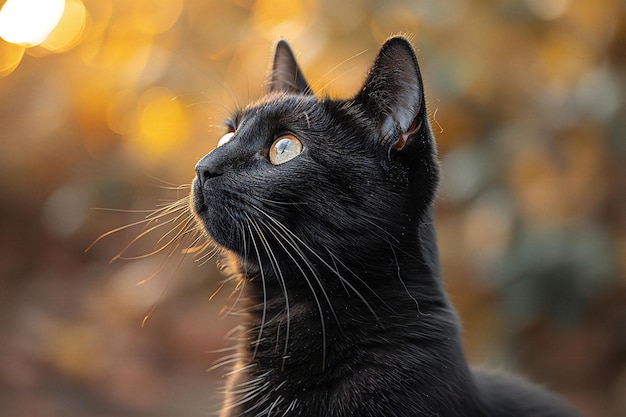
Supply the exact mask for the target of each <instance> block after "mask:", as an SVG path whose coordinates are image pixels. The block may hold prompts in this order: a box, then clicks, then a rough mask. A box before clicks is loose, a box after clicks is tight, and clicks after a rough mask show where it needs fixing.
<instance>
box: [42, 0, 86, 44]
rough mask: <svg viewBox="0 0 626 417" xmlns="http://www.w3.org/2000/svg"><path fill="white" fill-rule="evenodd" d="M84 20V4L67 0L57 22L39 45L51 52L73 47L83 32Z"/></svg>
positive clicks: (78, 0)
mask: <svg viewBox="0 0 626 417" xmlns="http://www.w3.org/2000/svg"><path fill="white" fill-rule="evenodd" d="M86 20H87V10H86V9H85V5H84V4H83V3H82V2H81V1H80V0H67V3H66V5H65V11H64V12H63V16H62V17H61V20H60V21H59V24H58V25H57V26H56V27H55V28H54V30H53V31H52V32H51V33H50V35H49V36H48V37H47V38H46V40H45V42H44V43H43V44H42V45H41V46H43V47H44V48H46V49H47V50H49V51H53V52H64V51H67V50H69V49H71V48H73V47H74V46H75V45H76V44H77V43H78V41H79V40H80V37H81V35H82V34H83V30H84V29H85V23H86Z"/></svg>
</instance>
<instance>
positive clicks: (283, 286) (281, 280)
mask: <svg viewBox="0 0 626 417" xmlns="http://www.w3.org/2000/svg"><path fill="white" fill-rule="evenodd" d="M246 218H247V219H248V220H249V221H250V224H252V226H253V227H254V228H255V229H256V231H257V233H258V236H259V239H260V241H261V243H262V244H263V247H264V248H265V251H266V253H267V255H268V256H269V258H270V263H271V264H272V267H273V268H274V272H276V275H277V277H278V283H279V285H280V286H281V289H282V291H283V295H284V297H285V314H286V315H287V323H286V330H285V348H284V352H283V363H282V368H283V369H284V366H285V361H286V358H287V352H288V349H289V335H290V330H291V329H290V326H291V311H290V305H289V294H288V292H287V285H286V282H285V277H284V276H283V272H282V270H281V269H280V264H279V263H278V259H277V258H276V255H275V254H274V251H273V250H272V247H271V245H270V244H269V242H268V241H267V239H266V238H265V235H264V234H263V232H262V231H261V228H260V227H259V225H258V224H257V223H256V222H255V221H254V220H253V219H252V218H251V217H250V216H249V215H248V214H247V213H246ZM259 262H260V260H259ZM259 266H260V267H261V269H262V264H260V265H259ZM264 290H265V287H264ZM264 292H265V291H264ZM263 297H264V299H263V305H264V309H265V306H266V305H267V299H266V295H265V294H264V295H263ZM263 314H265V310H264V312H263ZM259 337H260V334H259ZM259 342H260V339H259ZM258 346H259V345H258V344H257V345H256V347H255V354H256V352H257V350H258Z"/></svg>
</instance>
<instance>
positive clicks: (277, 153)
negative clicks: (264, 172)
mask: <svg viewBox="0 0 626 417" xmlns="http://www.w3.org/2000/svg"><path fill="white" fill-rule="evenodd" d="M300 152H302V142H300V140H299V139H298V138H297V137H295V136H294V135H283V136H281V137H279V138H278V139H276V140H275V141H274V143H272V146H271V147H270V152H269V157H270V162H271V163H272V164H274V165H280V164H284V163H285V162H287V161H290V160H292V159H293V158H295V157H296V156H298V155H299V154H300Z"/></svg>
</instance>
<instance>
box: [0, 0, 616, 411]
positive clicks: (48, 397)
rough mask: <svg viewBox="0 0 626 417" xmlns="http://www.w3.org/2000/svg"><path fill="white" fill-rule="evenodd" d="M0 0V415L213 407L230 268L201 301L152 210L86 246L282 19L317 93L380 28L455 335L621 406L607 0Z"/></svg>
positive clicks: (195, 279)
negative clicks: (422, 100)
mask: <svg viewBox="0 0 626 417" xmlns="http://www.w3.org/2000/svg"><path fill="white" fill-rule="evenodd" d="M0 6H2V8H1V9H0V38H1V39H0V415H2V416H5V417H22V416H23V417H26V416H28V417H32V416H39V417H48V416H51V417H53V416H65V417H68V416H69V417H71V416H157V417H158V416H171V415H178V416H186V417H192V416H207V415H213V414H212V413H213V412H214V411H215V410H217V409H219V407H220V402H219V401H220V400H219V398H220V394H219V390H218V387H219V385H220V384H221V383H222V382H223V380H222V374H223V372H224V370H223V369H216V370H211V371H208V372H207V369H210V368H211V366H212V364H213V363H214V361H215V360H217V359H218V358H219V357H220V355H221V354H220V353H216V352H215V351H216V350H219V349H221V348H223V347H224V346H225V344H226V342H225V340H226V339H225V334H226V333H227V332H228V331H229V330H230V329H232V328H233V327H234V326H235V325H236V322H237V321H236V318H234V317H231V316H229V315H228V314H226V313H225V311H226V310H228V308H229V306H231V305H232V304H233V297H232V296H231V293H232V292H233V289H232V288H229V287H228V286H226V287H224V288H222V290H221V291H218V292H217V295H215V297H213V298H212V299H211V300H209V298H210V297H211V295H212V294H213V293H215V292H216V290H218V288H219V286H220V284H221V281H222V278H221V276H220V275H219V273H218V271H217V268H216V267H215V265H214V264H215V263H214V261H213V260H208V261H207V260H206V259H204V258H197V259H196V260H195V261H194V258H193V256H185V254H183V253H182V251H181V249H180V248H178V249H175V250H173V251H172V252H170V251H169V250H166V251H163V252H161V253H158V254H155V255H153V256H149V257H143V258H142V257H140V255H142V254H147V253H150V252H152V251H153V250H155V249H156V248H158V247H160V245H161V244H162V243H163V241H161V242H159V241H158V239H159V237H160V236H162V235H163V234H164V232H158V231H157V233H156V237H152V238H151V237H150V236H146V237H143V238H141V239H139V240H138V241H136V242H134V243H133V245H132V246H131V247H130V249H129V250H128V251H127V252H125V256H126V257H139V259H136V260H123V259H117V260H116V261H115V262H111V263H109V261H110V260H112V259H114V258H115V257H116V255H118V254H119V253H120V251H122V250H123V249H124V247H125V246H126V245H127V244H129V243H130V242H132V241H133V239H134V238H135V237H136V236H138V235H139V234H140V233H141V232H142V230H144V229H143V228H142V227H143V226H142V225H141V224H140V225H138V226H137V227H135V228H130V229H128V230H122V231H120V232H119V233H115V234H112V235H110V236H106V237H105V238H103V239H102V240H100V241H99V242H97V244H96V245H95V246H94V247H92V248H91V250H89V251H88V252H85V249H86V248H87V247H89V245H90V244H91V243H92V242H93V241H94V240H95V239H96V238H97V237H98V236H100V235H101V234H103V233H105V232H107V231H109V230H112V229H115V228H116V227H119V226H123V225H126V224H130V223H133V222H138V221H141V220H142V219H144V217H145V216H146V215H147V213H146V212H143V211H141V210H149V209H152V208H154V207H157V206H159V205H162V204H164V203H166V202H167V201H173V200H176V199H178V198H181V197H182V196H184V194H185V193H186V192H187V189H185V188H182V189H177V188H176V187H175V185H179V184H187V183H189V182H190V180H191V178H192V177H193V175H194V171H193V168H194V164H195V162H196V161H197V160H198V159H199V158H200V157H202V156H203V155H204V154H205V153H207V152H208V151H209V150H210V149H212V148H213V147H214V146H215V143H216V141H217V139H218V138H219V137H220V136H221V133H222V127H221V121H222V120H223V119H224V118H225V117H226V116H227V115H228V114H229V111H230V110H232V109H234V108H235V107H237V106H238V105H242V104H245V103H246V102H248V100H251V99H255V98H257V97H259V96H260V95H261V94H262V91H263V89H262V85H263V82H264V80H265V75H266V73H267V69H268V65H269V59H270V56H271V51H272V45H273V42H274V41H275V40H276V39H278V37H279V36H280V37H286V38H287V39H289V40H290V41H291V43H292V46H293V48H294V49H295V50H296V51H297V53H298V57H299V59H300V63H301V66H302V67H303V69H304V71H305V75H306V77H307V78H308V79H309V80H310V82H311V84H312V86H313V87H314V88H315V89H316V90H317V91H318V92H320V91H321V92H323V93H325V94H329V95H331V96H347V95H351V94H353V93H355V92H356V91H357V90H358V88H359V85H360V83H361V82H362V80H363V79H364V75H365V72H366V70H367V68H368V65H369V64H370V63H371V61H372V60H373V58H374V56H375V54H376V51H377V49H378V47H379V46H380V45H381V43H382V42H383V41H384V40H385V39H386V38H387V37H388V36H389V35H391V34H396V33H399V32H403V33H408V34H411V35H412V36H413V43H414V45H415V47H416V49H417V50H418V58H419V60H420V64H421V68H422V73H423V76H424V79H425V84H426V94H427V99H428V103H429V111H430V113H431V119H432V122H433V129H434V131H435V133H436V136H437V140H438V143H439V149H440V153H441V160H442V166H443V170H444V174H443V183H442V185H441V190H440V197H439V200H438V211H437V229H438V233H439V241H440V246H441V256H442V264H443V271H444V276H445V280H446V282H447V287H448V289H449V291H450V293H451V297H452V299H453V301H454V303H455V304H456V306H457V307H458V309H459V312H460V315H461V317H462V320H463V323H464V338H465V343H466V348H467V353H468V356H469V357H470V359H471V360H472V361H473V362H474V363H479V364H483V363H484V364H488V365H489V366H493V367H497V368H501V369H507V370H515V371H517V372H520V373H521V374H523V375H526V376H528V377H529V378H531V379H533V380H534V381H537V382H541V383H543V384H545V385H547V386H549V387H551V388H552V389H554V390H556V391H558V392H560V393H562V394H563V395H564V396H566V397H567V398H568V399H569V401H571V402H572V403H573V404H575V405H577V406H578V407H580V409H581V410H584V411H585V412H586V413H587V415H588V416H590V417H613V416H615V417H617V416H624V415H626V198H625V197H626V138H625V135H626V103H625V95H624V92H625V91H626V2H625V1H623V0H594V1H582V0H510V1H502V0H438V1H429V0H413V1H382V0H379V1H376V0H351V1H341V2H340V1H331V0H257V1H254V0H234V1H222V0H219V1H217V0H160V1H159V2H153V1H148V0H134V1H122V0H65V1H64V0H6V1H3V0H0ZM102 209H119V210H123V211H112V210H102ZM159 233H160V234H159ZM152 234H154V233H152ZM146 318H147V320H145V319H146Z"/></svg>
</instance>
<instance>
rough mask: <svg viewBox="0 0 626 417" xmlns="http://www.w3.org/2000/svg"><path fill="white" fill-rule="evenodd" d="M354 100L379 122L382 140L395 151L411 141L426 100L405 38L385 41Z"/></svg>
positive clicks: (420, 79) (419, 76) (418, 124)
mask: <svg viewBox="0 0 626 417" xmlns="http://www.w3.org/2000/svg"><path fill="white" fill-rule="evenodd" d="M355 99H356V101H357V102H360V103H361V104H362V105H363V106H364V107H365V109H366V110H367V112H368V113H369V114H370V116H371V117H372V118H374V119H375V120H376V122H377V123H378V129H379V132H380V138H381V140H383V141H385V142H387V143H388V144H389V146H391V147H392V148H393V149H396V150H399V149H402V148H403V147H404V146H405V145H406V144H407V143H409V142H410V140H411V138H412V137H413V136H414V135H413V134H414V133H416V132H417V131H418V130H419V128H420V123H421V120H422V118H421V117H420V116H421V113H422V111H423V110H424V109H425V101H424V89H423V84H422V77H421V75H420V70H419V67H418V65H417V58H416V57H415V51H414V50H413V47H412V46H411V44H410V43H409V41H408V40H407V39H406V38H404V37H401V36H398V37H393V38H390V39H389V40H387V42H385V44H384V45H383V46H382V47H381V49H380V52H379V53H378V57H377V58H376V61H375V62H374V65H373V66H372V68H371V69H370V71H369V74H368V76H367V79H366V80H365V83H364V84H363V87H362V89H361V91H360V92H359V93H358V94H357V96H356V98H355Z"/></svg>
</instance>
